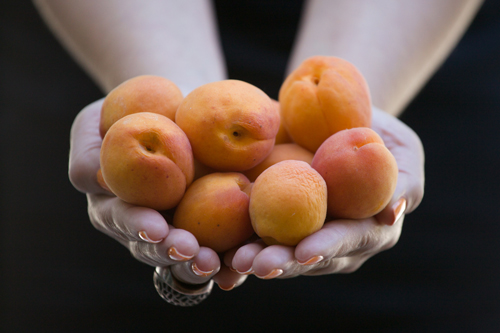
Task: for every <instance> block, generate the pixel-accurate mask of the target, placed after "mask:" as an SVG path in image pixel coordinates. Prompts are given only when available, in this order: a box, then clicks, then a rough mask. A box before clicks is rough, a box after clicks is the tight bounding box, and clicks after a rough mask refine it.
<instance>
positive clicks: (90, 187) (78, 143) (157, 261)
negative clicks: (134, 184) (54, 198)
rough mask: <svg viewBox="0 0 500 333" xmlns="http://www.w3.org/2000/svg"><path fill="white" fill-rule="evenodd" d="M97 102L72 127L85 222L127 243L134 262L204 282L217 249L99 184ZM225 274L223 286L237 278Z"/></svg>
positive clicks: (73, 172) (72, 163) (72, 172)
mask: <svg viewBox="0 0 500 333" xmlns="http://www.w3.org/2000/svg"><path fill="white" fill-rule="evenodd" d="M102 103H103V99H101V100H98V101H96V102H94V103H92V104H90V105H88V106H87V107H85V108H84V109H83V110H82V111H81V112H80V113H79V114H78V116H77V117H76V118H75V121H74V123H73V126H72V128H71V141H70V143H71V149H70V158H69V178H70V181H71V183H72V184H73V186H74V187H75V188H76V189H77V190H79V191H81V192H83V193H86V194H87V201H88V213H89V217H90V221H91V222H92V224H93V226H94V227H95V228H96V229H97V230H99V231H101V232H103V233H105V234H106V235H108V236H110V237H111V238H113V239H115V240H117V241H118V242H120V243H121V244H123V245H124V246H125V247H127V248H128V249H129V251H130V252H131V254H132V255H133V256H134V257H135V258H137V259H138V260H139V261H141V262H143V263H146V264H148V265H151V266H162V267H165V266H170V269H171V271H172V273H173V274H174V275H175V277H176V278H178V279H179V280H181V281H183V282H186V283H191V284H201V283H204V282H206V281H208V280H209V279H211V278H212V277H213V276H214V275H215V274H217V272H218V271H219V270H220V260H219V256H218V254H217V253H215V252H214V251H213V250H211V249H209V248H206V247H200V246H199V244H198V242H197V241H196V239H195V237H194V236H193V235H192V234H191V233H189V232H187V231H185V230H181V229H175V228H174V227H173V226H171V225H169V224H168V222H167V220H166V218H165V216H164V215H162V214H160V213H159V212H157V211H155V210H153V209H149V208H145V207H138V206H134V205H131V204H128V203H126V202H124V201H122V200H120V199H119V198H117V197H116V196H114V195H113V194H112V193H110V192H108V191H107V190H105V189H104V188H102V187H101V186H100V185H99V183H98V181H97V171H98V170H99V155H100V148H101V144H102V139H101V136H100V134H99V121H100V111H101V106H102ZM231 273H232V272H231ZM230 278H231V280H230V282H228V283H226V284H225V285H232V281H234V280H236V277H234V276H232V275H230ZM238 278H239V277H238ZM239 280H242V279H241V278H239ZM225 282H226V280H225V279H224V275H223V277H222V283H225Z"/></svg>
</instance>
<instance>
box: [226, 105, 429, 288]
mask: <svg viewBox="0 0 500 333" xmlns="http://www.w3.org/2000/svg"><path fill="white" fill-rule="evenodd" d="M372 128H373V129H374V130H375V131H376V132H377V133H378V134H379V135H380V136H381V137H382V139H383V140H384V142H385V145H386V146H387V148H388V149H389V150H390V151H391V153H392V154H393V155H394V157H395V158H396V161H397V163H398V168H399V174H398V183H397V186H396V191H395V193H394V195H393V197H392V199H391V201H390V203H389V204H388V205H387V206H386V207H385V208H384V210H382V212H380V213H379V214H377V215H376V216H373V217H370V218H366V219H362V220H345V219H339V220H331V221H327V222H326V223H325V225H324V226H323V228H322V229H320V230H319V231H317V232H315V233H314V234H312V235H310V236H308V237H306V238H305V239H303V240H302V241H301V242H300V243H299V244H298V245H297V246H296V247H289V246H281V245H272V246H266V245H265V244H264V243H263V242H262V240H257V241H255V242H251V243H249V244H246V245H244V246H242V247H240V248H238V249H234V250H232V251H229V252H227V253H226V254H225V256H224V264H225V266H227V267H226V268H225V270H226V273H225V274H226V275H225V280H224V283H226V284H231V282H230V281H231V279H235V281H236V278H237V277H238V274H236V273H233V272H237V273H240V274H242V275H248V274H255V275H256V276H257V277H259V278H262V279H272V278H276V277H280V278H290V277H295V276H297V275H321V274H332V273H349V272H353V271H356V270H357V269H358V268H359V267H360V266H361V265H362V264H363V263H364V262H365V261H366V260H368V259H369V258H371V257H372V256H374V255H376V254H377V253H379V252H381V251H384V250H387V249H389V248H391V247H393V246H394V245H395V244H396V243H397V241H398V240H399V237H400V235H401V230H402V226H403V220H404V217H405V214H408V213H410V212H412V211H413V210H414V209H415V208H417V206H418V205H419V204H420V201H421V200H422V197H423V193H424V153H423V147H422V144H421V142H420V139H419V138H418V136H417V135H416V134H415V133H414V132H413V131H412V130H411V129H410V128H409V127H408V126H406V125H405V124H403V123H402V122H401V121H400V120H398V119H397V118H395V117H392V116H390V115H388V114H386V113H384V112H382V111H380V110H377V109H375V108H374V111H373V124H372ZM221 273H222V272H221ZM230 273H233V274H230ZM242 282H243V281H242V280H241V279H240V280H238V281H237V282H235V283H234V285H238V284H241V283H242Z"/></svg>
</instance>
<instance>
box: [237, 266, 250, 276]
mask: <svg viewBox="0 0 500 333" xmlns="http://www.w3.org/2000/svg"><path fill="white" fill-rule="evenodd" d="M235 271H236V273H238V274H242V275H250V274H253V269H252V267H250V268H249V269H248V270H247V271H244V272H241V271H239V270H237V269H236V270H235Z"/></svg>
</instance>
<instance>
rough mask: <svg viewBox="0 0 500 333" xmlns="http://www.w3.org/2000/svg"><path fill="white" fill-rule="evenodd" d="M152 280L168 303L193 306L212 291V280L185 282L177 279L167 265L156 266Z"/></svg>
mask: <svg viewBox="0 0 500 333" xmlns="http://www.w3.org/2000/svg"><path fill="white" fill-rule="evenodd" d="M153 281H154V284H155V288H156V291H157V292H158V294H159V295H160V297H161V298H163V299H164V300H165V301H167V302H168V303H170V304H173V305H176V306H194V305H198V304H200V303H201V302H202V301H203V300H205V299H206V298H207V297H208V295H210V293H211V292H212V287H213V285H214V281H213V280H212V279H210V281H208V282H206V283H204V284H201V285H200V284H187V283H183V282H181V281H179V280H177V279H176V278H175V277H174V276H173V275H172V273H171V272H170V269H169V268H168V267H156V269H155V272H154V275H153Z"/></svg>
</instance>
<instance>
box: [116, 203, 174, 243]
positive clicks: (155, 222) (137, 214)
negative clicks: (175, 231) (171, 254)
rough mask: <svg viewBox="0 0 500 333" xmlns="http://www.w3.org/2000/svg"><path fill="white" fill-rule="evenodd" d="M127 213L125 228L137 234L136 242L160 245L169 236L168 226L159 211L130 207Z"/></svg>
mask: <svg viewBox="0 0 500 333" xmlns="http://www.w3.org/2000/svg"><path fill="white" fill-rule="evenodd" d="M125 213H126V215H127V222H126V225H125V227H126V228H128V229H129V230H131V232H133V233H134V234H135V238H136V240H138V241H139V240H142V241H146V242H148V243H159V242H161V241H162V240H164V239H165V238H166V237H167V236H168V234H169V227H168V224H167V222H166V221H165V219H164V218H163V216H162V215H161V214H160V213H158V212H157V211H155V210H153V209H150V208H146V207H139V206H129V207H128V208H127V209H126V212H125ZM132 230H133V231H132Z"/></svg>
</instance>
